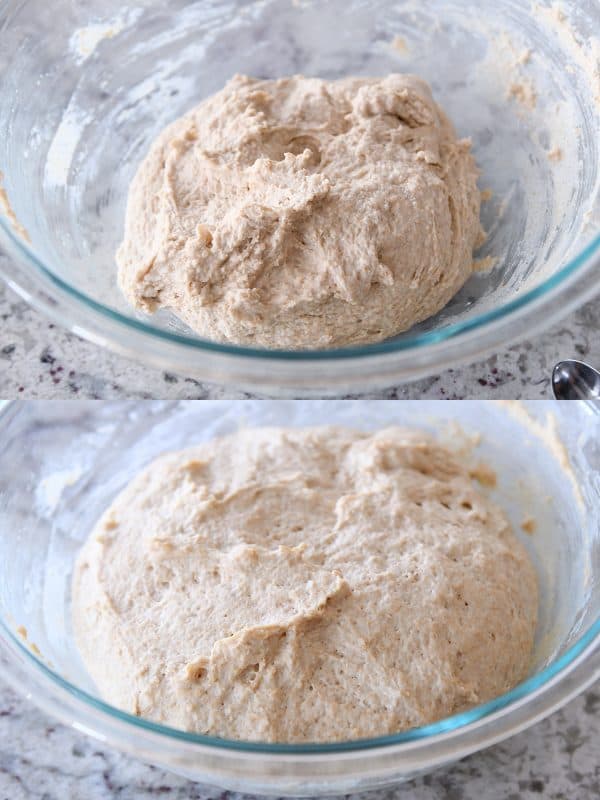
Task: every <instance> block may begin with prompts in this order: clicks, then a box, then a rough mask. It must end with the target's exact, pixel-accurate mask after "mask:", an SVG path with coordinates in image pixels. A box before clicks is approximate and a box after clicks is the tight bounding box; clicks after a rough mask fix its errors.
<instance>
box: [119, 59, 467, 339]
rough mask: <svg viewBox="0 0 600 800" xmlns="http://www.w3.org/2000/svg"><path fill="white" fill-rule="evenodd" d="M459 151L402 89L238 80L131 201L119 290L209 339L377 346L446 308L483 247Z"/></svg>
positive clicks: (156, 152)
mask: <svg viewBox="0 0 600 800" xmlns="http://www.w3.org/2000/svg"><path fill="white" fill-rule="evenodd" d="M477 176H478V170H477V168H476V165H475V161H474V159H473V157H472V155H471V153H470V143H469V141H468V140H459V139H457V137H456V134H455V132H454V129H453V127H452V124H451V123H450V121H449V120H448V118H447V117H446V115H445V114H444V113H443V111H442V110H441V108H440V107H439V106H438V105H437V104H436V103H435V102H434V100H433V98H432V96H431V91H430V88H429V86H428V85H427V84H426V83H425V82H424V81H423V80H421V79H419V78H417V77H415V76H413V75H401V74H391V75H388V76H387V77H385V78H345V79H342V80H338V81H325V80H320V79H318V78H305V77H302V76H294V77H290V78H282V79H280V80H258V79H254V78H249V77H246V76H241V75H238V76H235V77H234V78H233V79H232V80H230V81H229V83H227V85H226V86H225V87H224V88H223V89H222V90H221V91H219V92H218V93H217V94H215V95H213V96H212V97H209V98H208V99H206V100H204V101H203V102H202V103H201V104H200V105H199V106H197V107H196V108H194V109H193V110H192V111H190V112H189V113H187V114H186V115H184V116H183V117H181V118H180V119H178V120H177V121H175V122H174V123H172V124H171V125H170V126H169V127H167V128H166V129H165V131H164V132H163V133H162V134H161V135H160V136H159V137H158V139H157V141H156V142H155V143H154V145H153V146H152V148H151V150H150V152H149V153H148V155H147V156H146V158H145V160H144V161H143V163H142V164H141V166H140V168H139V170H138V172H137V174H136V176H135V178H134V180H133V182H132V184H131V187H130V193H129V200H128V207H127V214H126V226H125V238H124V241H123V243H122V245H121V247H120V248H119V251H118V254H117V261H118V265H119V284H120V286H121V288H122V290H123V292H124V293H125V295H126V297H127V298H128V300H129V301H130V302H131V303H132V304H133V305H134V306H135V307H137V308H139V309H142V310H145V311H148V312H153V311H156V310H157V309H159V308H168V309H170V310H172V311H173V312H174V313H176V314H177V315H178V316H179V317H180V318H181V319H182V320H184V321H185V322H186V323H187V324H188V325H189V326H190V327H191V328H192V329H193V330H194V331H196V332H197V333H199V334H200V335H201V336H204V337H206V338H209V339H214V340H218V341H227V342H235V343H239V344H245V345H260V346H264V347H267V348H290V349H297V348H306V349H311V348H324V347H335V346H342V345H350V344H358V343H367V342H374V341H379V340H383V339H385V338H387V337H389V336H393V335H395V334H397V333H399V332H400V331H403V330H406V329H408V328H410V327H411V326H412V325H414V324H415V323H417V322H420V321H422V320H424V319H427V318H428V317H431V316H432V315H433V314H435V313H437V312H438V311H439V310H440V309H441V308H443V307H444V306H445V305H446V304H447V303H448V302H449V301H450V299H451V298H452V297H453V296H454V295H455V294H456V292H457V291H458V290H459V289H460V288H461V287H462V286H463V284H464V283H465V281H466V280H467V279H468V277H469V276H470V275H471V273H472V271H473V258H472V255H473V249H474V247H476V246H477V245H478V244H480V243H481V242H482V240H483V232H482V229H481V226H480V223H479V210H480V192H479V190H478V188H477V183H476V182H477Z"/></svg>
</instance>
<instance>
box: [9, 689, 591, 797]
mask: <svg viewBox="0 0 600 800" xmlns="http://www.w3.org/2000/svg"><path fill="white" fill-rule="evenodd" d="M599 740H600V684H597V685H596V686H595V687H593V688H592V689H591V690H588V691H587V692H586V693H585V694H584V695H582V696H581V697H579V698H577V699H576V700H574V701H572V702H571V703H570V704H569V705H567V706H566V707H565V708H564V709H563V710H562V711H559V712H557V713H555V714H553V715H552V716H551V717H549V718H548V719H546V720H544V721H543V722H540V723H538V724H537V725H536V726H534V727H533V728H530V729H529V730H528V731H524V732H523V733H520V734H518V735H517V736H514V737H513V738H512V739H508V740H507V741H505V742H503V743H502V744H499V745H496V746H494V747H491V748H489V749H487V750H484V751H482V752H480V753H476V754H475V755H472V756H469V757H468V758H466V759H464V760H463V761H461V762H459V763H457V764H455V765H454V766H451V767H449V768H446V769H442V770H438V771H437V772H434V773H432V774H431V775H428V776H425V777H423V778H420V779H419V780H416V781H411V782H410V783H407V784H404V785H402V786H400V787H397V788H395V789H390V790H387V791H380V792H374V793H370V794H366V795H350V796H346V800H348V797H350V798H352V799H353V800H359V798H360V800H539V798H544V799H545V798H548V800H588V799H589V800H592V798H597V797H599V796H600V759H599V757H598V741H599ZM151 797H160V798H164V800H213V798H214V800H228V799H229V800H242V798H243V796H241V795H235V794H232V793H229V792H225V793H222V792H220V791H218V790H214V791H211V790H207V789H206V788H204V787H200V786H199V785H198V784H194V783H190V782H189V781H186V780H184V779H182V778H178V777H177V776H174V775H171V774H169V773H167V772H164V771H162V770H160V769H157V768H155V767H150V766H147V765H145V764H142V763H140V762H139V761H136V760H134V759H132V758H126V757H125V756H122V755H119V754H118V753H117V752H115V751H114V750H111V749H110V748H107V747H105V746H104V745H102V744H101V743H99V742H97V741H95V740H92V739H89V738H86V737H85V736H83V735H82V734H80V733H77V732H76V731H74V730H72V729H70V728H66V727H64V726H62V725H59V724H58V723H56V722H55V721H54V720H52V719H50V718H48V717H46V716H45V715H43V714H42V713H41V712H39V711H37V709H35V708H34V706H33V705H31V704H30V703H29V702H27V701H25V700H22V699H21V698H19V697H17V696H16V695H15V694H14V693H13V692H12V691H10V690H9V689H7V688H4V687H3V686H2V685H0V800H112V798H119V800H144V798H151Z"/></svg>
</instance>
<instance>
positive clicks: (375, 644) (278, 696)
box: [72, 427, 537, 742]
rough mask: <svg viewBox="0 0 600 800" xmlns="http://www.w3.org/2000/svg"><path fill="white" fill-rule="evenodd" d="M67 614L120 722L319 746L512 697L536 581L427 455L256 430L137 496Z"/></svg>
mask: <svg viewBox="0 0 600 800" xmlns="http://www.w3.org/2000/svg"><path fill="white" fill-rule="evenodd" d="M72 609H73V624H74V631H75V636H76V641H77V644H78V646H79V649H80V651H81V654H82V656H83V659H84V662H85V664H86V665H87V668H88V670H89V672H90V673H91V676H92V678H93V679H94V680H95V682H96V684H97V686H98V688H99V690H100V692H101V694H102V695H103V696H104V697H105V698H106V699H107V700H108V701H109V702H111V703H113V704H114V705H115V706H117V707H119V708H122V709H125V710H126V711H129V712H132V713H135V714H138V715H141V716H143V717H147V718H149V719H152V720H155V721H158V722H161V723H165V724H168V725H171V726H175V727H178V728H182V729H185V730H188V731H195V732H200V733H205V734H213V735H217V736H223V737H229V738H235V739H246V740H261V741H269V742H302V741H319V742H326V741H336V740H348V739H356V738H360V737H368V736H377V735H380V734H389V733H393V732H396V731H401V730H405V729H408V728H411V727H413V726H415V725H422V724H425V723H429V722H432V721H434V720H437V719H440V718H442V717H445V716H447V715H450V714H453V713H455V712H458V711H461V710H463V709H466V708H468V707H470V706H473V705H475V704H477V703H481V702H484V701H487V700H490V699H491V698H493V697H495V696H498V695H500V694H502V693H503V692H505V691H507V690H508V689H510V688H511V687H513V686H514V685H515V684H516V683H518V682H519V681H521V680H522V679H523V678H524V677H525V675H526V674H527V671H528V669H529V665H530V658H531V652H532V643H533V636H534V631H535V627H536V615H537V581H536V575H535V571H534V568H533V566H532V564H531V562H530V560H529V558H528V556H527V554H526V551H525V550H524V548H523V546H522V545H521V544H520V543H519V541H518V540H517V538H516V537H515V535H514V534H513V531H512V530H511V527H510V525H509V523H508V521H507V518H506V516H505V515H504V513H503V512H502V510H501V509H500V508H498V506H496V505H495V504H494V503H493V502H491V500H490V499H489V498H488V497H487V496H486V495H485V494H483V493H482V492H481V490H480V489H478V488H476V486H475V484H474V483H473V482H472V480H471V478H470V477H469V473H468V468H467V466H466V465H464V464H462V463H461V462H460V461H459V460H458V458H457V457H455V456H454V455H452V454H451V453H450V452H449V451H448V450H447V449H445V448H444V447H442V446H441V445H440V444H438V443H436V442H435V441H434V440H432V439H430V438H428V436H426V435H424V434H422V433H420V432H415V431H408V430H403V429H401V428H395V427H394V428H388V429H385V430H382V431H379V432H377V433H361V432H358V431H354V430H350V429H346V428H339V427H320V428H301V429H281V428H277V429H276V428H261V429H251V430H245V431H241V432H239V433H237V434H234V435H231V436H229V437H226V438H223V439H216V440H214V441H212V442H209V443H207V444H202V445H200V446H197V447H194V448H192V449H189V450H185V451H183V452H177V453H171V454H168V455H164V456H162V457H160V458H159V459H158V460H156V461H154V463H152V464H151V465H150V466H149V467H148V468H147V469H146V470H145V471H144V472H143V473H141V474H140V475H138V476H137V477H136V478H134V479H133V481H132V482H131V484H130V485H129V486H127V487H126V488H125V489H124V490H123V492H122V493H121V494H120V495H119V496H118V497H117V498H116V499H115V500H114V502H113V503H112V505H111V506H110V508H109V509H108V510H107V511H106V513H105V514H104V515H103V517H102V518H101V519H100V520H99V522H98V524H97V526H96V528H95V530H94V531H93V532H92V534H91V536H90V537H89V540H88V541H87V543H86V544H85V545H84V547H83V549H82V551H81V553H80V555H79V558H78V562H77V567H76V570H75V575H74V582H73V601H72Z"/></svg>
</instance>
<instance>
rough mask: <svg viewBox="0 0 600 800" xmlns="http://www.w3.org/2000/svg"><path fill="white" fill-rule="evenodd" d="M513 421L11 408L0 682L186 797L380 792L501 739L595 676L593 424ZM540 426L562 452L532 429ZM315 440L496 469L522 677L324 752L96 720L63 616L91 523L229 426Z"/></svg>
mask: <svg viewBox="0 0 600 800" xmlns="http://www.w3.org/2000/svg"><path fill="white" fill-rule="evenodd" d="M524 408H526V409H527V410H528V412H529V413H530V414H531V418H528V417H527V415H526V414H525V413H524V412H523V410H522V409H521V411H519V410H517V411H515V410H514V409H513V408H511V407H510V406H507V405H505V404H501V403H493V402H488V403H477V402H443V401H440V402H435V401H434V402H425V401H422V402H405V403H397V402H393V401H392V402H383V401H382V402H375V401H371V402H367V401H305V402H296V403H290V402H287V401H258V402H223V401H222V402H209V401H206V402H202V403H181V404H167V403H140V404H135V403H115V404H109V403H102V404H100V403H93V402H78V403H63V404H57V403H53V402H44V403H35V402H30V403H18V402H17V403H14V404H12V405H11V406H9V407H7V408H5V409H4V411H3V412H2V413H1V414H0V437H1V438H2V441H3V448H2V450H1V451H0V665H1V666H2V668H3V673H4V675H5V677H6V678H7V679H8V680H9V681H10V682H11V683H12V684H13V685H14V686H15V687H17V688H18V689H19V690H20V691H22V692H23V693H25V694H26V695H27V696H28V697H30V698H31V700H33V701H34V702H35V703H37V704H39V705H40V706H41V707H42V708H43V709H45V710H46V711H48V712H50V713H52V714H54V715H56V716H57V717H59V718H60V719H61V720H63V721H64V722H66V723H67V724H69V725H72V726H74V727H75V728H77V729H78V730H80V731H82V732H84V733H86V734H89V735H91V736H95V737H97V738H99V739H101V740H102V741H104V742H106V744H108V745H111V746H114V747H117V748H119V749H121V750H123V751H126V752H128V753H131V754H133V755H135V756H137V757H138V758H141V759H143V760H145V761H148V762H151V763H154V764H157V765H161V766H164V767H166V768H168V769H171V770H173V771H175V772H178V773H181V774H182V775H185V776H187V777H190V778H192V779H194V780H198V781H201V782H203V783H208V784H211V785H217V786H220V787H223V788H227V789H233V790H239V791H246V792H255V793H262V794H278V795H295V796H298V795H306V796H308V795H322V794H328V793H343V792H356V791H362V790H366V789H370V788H375V787H382V786H387V785H391V784H394V783H397V782H400V781H403V780H406V779H408V778H410V777H413V776H414V775H416V774H418V773H420V772H423V771H427V770H431V769H433V768H435V767H437V766H439V765H441V764H445V763H447V762H449V761H452V760H455V759H457V758H460V757H462V756H464V755H466V754H467V753H470V752H473V751H475V750H478V749H480V748H483V747H487V746H488V745H490V744H492V743H494V742H497V741H499V740H501V739H503V738H505V737H507V736H510V735H511V734H513V733H516V732H517V731H519V730H521V729H523V728H524V727H526V726H528V725H531V724H532V723H534V722H536V721H537V720H539V719H540V718H541V717H543V716H544V715H546V714H548V713H550V712H551V711H553V710H554V709H556V708H558V707H559V706H560V705H562V704H564V703H565V702H567V700H569V699H570V698H571V697H573V696H574V695H575V694H576V693H578V692H580V691H582V690H583V689H584V688H585V687H586V686H587V685H588V684H590V683H591V682H592V681H593V680H595V679H596V678H597V677H598V676H599V675H600V613H599V612H600V582H599V576H600V444H599V443H600V414H592V413H591V412H590V410H589V407H587V406H585V405H584V404H582V403H578V402H572V403H564V404H552V405H550V404H545V403H541V402H538V403H532V404H529V405H528V406H525V407H524ZM550 409H551V410H552V413H553V414H554V415H555V418H556V421H555V427H556V431H557V433H558V435H559V437H560V439H561V440H562V442H563V443H564V450H563V449H562V446H561V445H558V444H556V442H554V443H553V440H552V436H551V434H549V433H548V429H546V428H543V424H544V421H545V416H546V414H548V413H549V412H550ZM531 420H534V421H537V424H538V428H537V429H536V427H535V422H532V421H531ZM323 423H339V424H344V425H349V426H353V427H356V428H360V429H365V430H367V429H376V428H380V427H382V426H384V425H387V424H392V423H396V424H407V425H414V426H419V427H422V428H425V429H428V430H433V431H441V435H444V436H445V437H446V438H448V439H449V440H450V441H451V442H454V443H455V444H457V443H458V444H461V443H462V442H463V437H462V436H461V435H459V432H458V431H457V428H456V425H454V423H458V424H459V425H460V426H461V427H462V428H463V430H464V431H465V432H466V433H467V434H468V435H471V434H473V433H481V434H482V439H481V442H480V443H479V444H478V445H477V446H476V447H475V450H474V452H473V454H472V456H471V457H472V458H473V459H474V461H475V462H477V461H480V460H483V461H486V462H488V463H490V464H493V466H494V467H495V468H496V470H497V473H498V485H497V487H496V488H495V489H494V491H493V495H494V497H495V498H496V499H497V501H498V502H500V503H501V504H502V505H503V507H504V508H505V509H506V510H507V512H508V514H509V515H510V518H511V520H512V523H513V525H514V528H515V530H516V531H517V532H518V533H519V535H520V536H521V538H522V540H523V541H524V543H525V545H526V547H527V548H528V550H529V552H530V553H531V556H532V558H533V559H534V562H535V564H536V568H537V571H538V575H539V583H540V590H541V594H540V614H539V625H538V631H537V636H536V644H535V653H534V658H533V663H532V669H531V676H530V677H529V678H528V679H527V680H526V681H525V682H524V683H522V684H521V685H519V686H517V687H516V688H515V689H514V690H513V691H511V692H509V693H508V694H506V695H504V696H502V697H499V698H497V699H496V700H494V701H492V702H490V703H487V704H485V705H482V706H479V707H476V708H474V709H471V710H469V711H467V712H465V713H462V714H459V715H457V716H454V717H451V718H448V719H444V720H442V721H440V722H437V723H435V724H433V725H428V726H427V727H423V728H418V729H415V730H411V731H408V732H406V733H402V734H398V735H395V736H386V737H384V738H380V739H372V740H362V741H353V742H346V743H342V744H340V743H337V744H332V745H303V746H293V745H288V746H285V745H279V746H278V745H261V744H250V743H244V742H236V741H225V740H219V739H214V738H210V737H205V736H199V735H194V734H189V733H185V732H183V731H179V730H173V729H170V728H167V727H164V726H161V725H158V724H155V723H152V722H149V721H146V720H143V719H140V718H139V717H135V716H130V715H129V714H126V713H124V712H122V711H119V710H117V709H115V708H113V707H111V706H109V705H107V704H106V703H104V702H103V701H102V700H101V699H100V698H99V697H98V694H97V692H96V690H95V688H94V686H93V684H92V682H91V680H90V678H89V676H88V675H87V673H86V671H85V669H84V667H83V664H82V663H81V661H80V658H79V655H78V653H77V650H76V648H75V645H74V642H73V636H72V631H71V622H70V607H69V602H70V580H71V571H72V566H73V562H74V559H75V556H76V553H77V551H78V549H79V547H80V546H81V544H82V542H83V541H84V539H85V538H86V536H87V534H88V533H89V531H90V529H91V528H92V526H93V524H94V523H95V521H96V519H97V518H98V517H99V515H100V513H101V512H102V510H103V509H104V508H105V507H106V505H107V504H108V503H110V501H111V500H112V498H113V497H114V496H115V494H116V493H117V492H118V491H119V490H120V489H121V488H122V486H123V485H124V484H125V483H126V482H127V481H128V480H129V479H130V478H131V476H132V475H133V474H134V473H135V472H136V471H138V470H139V469H140V468H141V467H142V466H143V465H145V464H147V463H148V462H149V461H150V460H151V459H152V458H154V457H155V456H156V455H157V454H158V453H161V452H164V451H165V450H168V449H174V448H181V447H187V446H190V445H192V444H195V443H198V442H202V441H205V440H207V439H209V438H212V437H214V436H217V435H222V434H225V433H227V432H230V431H233V430H236V429H237V428H238V427H239V426H240V425H244V426H256V425H265V424H269V425H273V424H284V425H304V424H323ZM567 454H568V456H567ZM465 457H466V456H465ZM567 457H568V458H569V459H570V461H571V465H572V466H571V469H572V472H569V470H568V469H567V468H566V460H567ZM524 515H532V516H533V517H534V519H535V521H536V531H535V533H534V534H533V535H526V534H524V533H523V531H522V530H521V527H520V526H521V523H522V522H523V518H524ZM21 626H22V627H21ZM19 630H20V633H19ZM25 631H26V633H25ZM24 637H26V638H24ZM32 648H33V650H32Z"/></svg>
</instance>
